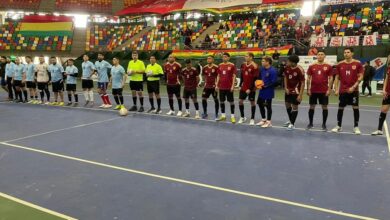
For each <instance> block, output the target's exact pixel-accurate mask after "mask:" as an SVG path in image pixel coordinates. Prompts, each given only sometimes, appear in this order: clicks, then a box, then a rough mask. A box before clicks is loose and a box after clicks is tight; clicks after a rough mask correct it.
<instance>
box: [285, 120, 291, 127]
mask: <svg viewBox="0 0 390 220" xmlns="http://www.w3.org/2000/svg"><path fill="white" fill-rule="evenodd" d="M290 124H291V122H290V121H286V122H285V123H284V124H283V127H288V126H289V125H290Z"/></svg>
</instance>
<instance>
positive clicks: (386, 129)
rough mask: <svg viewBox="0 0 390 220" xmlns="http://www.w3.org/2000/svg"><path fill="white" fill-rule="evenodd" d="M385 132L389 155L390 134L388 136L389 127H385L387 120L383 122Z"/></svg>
mask: <svg viewBox="0 0 390 220" xmlns="http://www.w3.org/2000/svg"><path fill="white" fill-rule="evenodd" d="M384 127H385V132H386V139H387V148H388V150H389V154H390V134H389V127H388V126H387V120H385V122H384Z"/></svg>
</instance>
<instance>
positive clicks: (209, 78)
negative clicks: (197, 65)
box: [202, 56, 219, 119]
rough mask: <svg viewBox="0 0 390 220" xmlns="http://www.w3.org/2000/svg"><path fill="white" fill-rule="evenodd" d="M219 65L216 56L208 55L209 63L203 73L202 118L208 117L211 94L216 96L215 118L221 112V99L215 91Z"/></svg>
mask: <svg viewBox="0 0 390 220" xmlns="http://www.w3.org/2000/svg"><path fill="white" fill-rule="evenodd" d="M217 72H218V66H217V65H215V64H214V57H212V56H209V57H207V65H206V66H204V67H203V72H202V75H203V77H204V81H205V85H204V89H203V94H202V107H203V115H202V118H203V119H206V118H208V114H207V99H208V98H209V97H210V95H212V96H213V98H214V103H215V118H218V112H219V100H218V93H217V92H216V91H215V82H216V80H217V76H218V73H217Z"/></svg>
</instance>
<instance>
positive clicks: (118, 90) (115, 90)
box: [112, 89, 123, 95]
mask: <svg viewBox="0 0 390 220" xmlns="http://www.w3.org/2000/svg"><path fill="white" fill-rule="evenodd" d="M122 92H123V89H112V95H122Z"/></svg>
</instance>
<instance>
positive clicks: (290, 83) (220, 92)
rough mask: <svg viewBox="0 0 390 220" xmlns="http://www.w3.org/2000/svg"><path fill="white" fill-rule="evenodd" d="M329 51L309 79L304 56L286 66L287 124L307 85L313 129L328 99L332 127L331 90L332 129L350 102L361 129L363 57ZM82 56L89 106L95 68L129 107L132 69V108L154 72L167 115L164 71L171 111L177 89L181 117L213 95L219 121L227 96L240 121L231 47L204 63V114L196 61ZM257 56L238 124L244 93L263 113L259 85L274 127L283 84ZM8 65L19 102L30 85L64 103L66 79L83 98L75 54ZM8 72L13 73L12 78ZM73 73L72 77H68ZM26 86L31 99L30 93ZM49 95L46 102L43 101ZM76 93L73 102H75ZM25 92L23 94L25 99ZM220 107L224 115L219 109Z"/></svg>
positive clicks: (152, 95)
mask: <svg viewBox="0 0 390 220" xmlns="http://www.w3.org/2000/svg"><path fill="white" fill-rule="evenodd" d="M325 58H326V55H325V52H324V51H319V52H318V54H317V62H316V63H314V64H312V65H310V67H309V69H308V71H307V79H305V72H304V70H303V68H302V67H301V66H299V65H298V63H299V57H298V56H296V55H291V56H289V57H288V60H287V67H286V69H285V71H284V85H285V104H286V111H287V115H288V118H289V121H288V122H286V123H285V124H284V126H285V127H287V129H288V130H293V129H294V128H295V122H296V119H297V116H298V106H299V104H300V103H301V101H302V97H303V94H304V89H305V82H306V85H307V95H308V96H309V97H310V99H309V104H310V109H309V112H308V115H309V124H308V126H307V129H308V130H310V129H312V128H313V118H314V110H315V106H316V105H317V104H320V105H321V106H322V128H321V129H322V130H323V131H327V126H326V123H327V118H328V103H329V96H330V95H331V93H332V91H333V92H334V94H335V95H336V96H339V108H338V112H337V126H336V127H335V128H333V129H332V132H336V133H337V132H341V131H342V121H343V112H344V108H345V107H346V106H347V105H351V106H352V109H353V115H354V128H353V132H354V133H355V134H361V132H360V129H359V127H358V124H359V118H360V113H359V88H358V87H359V83H360V82H361V80H362V78H363V72H364V70H363V66H362V64H361V63H360V62H359V61H358V60H355V59H353V48H345V49H344V58H345V59H344V60H342V61H341V62H339V63H338V64H337V65H336V67H335V69H333V67H332V66H331V65H329V64H328V63H326V62H325ZM83 60H84V62H83V63H82V65H81V66H82V77H81V78H82V89H83V94H84V98H85V100H86V102H85V106H93V105H94V94H93V87H94V85H93V84H94V83H93V80H92V77H93V75H97V76H98V93H99V94H100V96H101V99H102V102H103V104H102V105H101V106H100V107H101V108H111V107H112V104H111V102H110V98H109V96H108V94H107V89H108V88H109V87H111V88H112V95H113V97H114V100H115V103H116V104H117V105H116V107H115V109H117V110H120V109H122V108H124V99H123V88H124V85H125V82H126V79H127V77H128V76H130V89H131V93H132V100H133V106H132V107H131V108H130V109H129V111H138V112H143V111H145V110H144V107H143V106H144V97H143V90H144V85H143V84H144V77H145V76H146V78H147V91H148V94H149V102H150V106H151V108H150V109H149V110H148V111H147V112H148V113H155V114H161V113H162V110H161V97H160V79H161V78H162V77H164V76H165V79H166V83H167V93H168V97H169V107H170V110H169V112H167V113H166V114H167V115H175V114H176V112H175V109H174V99H173V98H174V96H175V97H176V100H177V104H178V108H179V111H178V112H177V114H176V115H177V116H178V117H190V110H189V109H190V99H191V100H192V101H193V104H194V107H195V118H196V119H200V118H203V119H207V118H208V117H209V115H208V103H207V100H208V99H209V98H210V96H212V97H213V99H214V103H215V108H214V109H215V120H216V121H225V120H226V111H225V108H226V106H225V102H226V101H227V102H228V103H229V104H230V121H231V122H232V123H235V122H236V118H235V102H234V87H235V83H236V76H237V68H236V66H235V65H234V64H233V63H231V62H229V60H230V55H229V53H224V54H223V56H222V63H220V64H219V65H216V64H215V63H214V58H213V57H212V56H209V57H208V58H207V65H205V66H204V67H203V71H202V74H203V77H204V89H203V93H202V107H203V114H202V115H200V112H199V104H198V99H197V88H198V85H199V81H200V77H199V74H200V73H199V71H198V70H197V69H196V68H195V67H193V66H192V62H191V60H185V67H184V68H183V67H182V66H181V64H179V63H178V62H176V60H175V57H174V56H173V55H170V56H169V57H168V62H167V63H166V64H165V65H164V66H163V67H162V66H160V65H159V64H158V63H157V62H156V58H155V57H154V56H151V57H150V64H148V65H147V66H146V67H145V64H144V62H143V61H141V60H139V59H138V53H137V52H136V51H134V52H133V53H132V60H131V61H130V62H129V64H128V67H127V70H125V69H124V68H123V67H122V66H121V65H120V63H119V58H113V60H112V63H113V64H112V65H111V64H110V63H109V62H107V61H105V60H104V56H103V54H99V55H98V60H97V61H96V62H95V64H93V63H92V62H90V61H89V57H88V55H84V56H83ZM253 60H254V55H253V54H252V53H248V54H247V55H246V56H245V62H244V63H243V64H242V65H241V80H240V85H239V86H240V94H239V110H240V118H239V121H238V123H240V124H241V123H245V122H246V121H247V118H246V117H245V113H244V100H246V99H248V100H249V101H250V105H251V117H250V120H249V124H250V125H255V112H256V102H255V99H256V90H257V89H259V93H258V98H257V105H258V107H259V109H260V114H261V118H262V119H261V120H260V121H259V122H258V123H256V125H258V126H261V127H263V128H270V127H272V123H271V119H272V100H273V98H274V97H275V87H276V86H277V71H276V69H275V68H273V67H272V58H270V57H267V56H265V57H263V58H262V61H261V67H259V66H258V65H257V64H256V63H255V62H254V61H253ZM4 62H5V63H6V65H5V77H3V78H2V80H1V85H2V86H3V88H4V89H6V90H7V91H8V92H9V99H11V100H12V99H13V98H14V97H13V93H12V90H14V91H15V98H16V99H17V102H27V101H28V98H27V90H26V87H27V89H29V91H30V99H31V100H30V101H28V102H29V103H33V104H48V105H59V106H62V105H64V97H63V91H64V84H66V91H67V92H68V103H67V106H72V105H73V106H76V105H78V95H77V93H76V85H77V77H78V69H77V67H76V66H74V61H73V60H72V59H70V60H68V62H67V65H66V68H65V69H64V68H63V67H62V65H61V64H58V63H57V60H56V58H55V57H52V58H51V59H50V65H48V64H46V63H45V61H44V57H39V62H40V63H39V64H37V65H34V64H33V63H32V59H31V57H28V56H27V57H26V62H27V64H22V63H21V60H20V59H19V58H16V60H15V63H13V62H11V60H10V58H7V59H5V58H4V57H2V63H4ZM389 74H390V70H389V72H388V74H387V75H386V78H385V82H384V88H383V102H382V108H381V113H380V116H379V124H378V130H377V131H374V132H373V133H372V135H382V134H383V132H382V129H383V124H384V121H385V119H386V114H387V112H388V110H389V107H390V98H389V96H388V94H389V93H390V86H389V85H388V84H389V83H390V82H389V80H388V76H389ZM5 79H6V80H5ZM65 80H66V83H64V81H65ZM256 80H261V81H262V85H261V86H260V88H258V87H256V83H255V82H256ZM182 82H183V84H184V90H183V98H184V101H185V111H184V112H183V110H182V98H181V97H182V96H181V87H182ZM49 84H51V85H52V89H53V93H54V99H55V101H54V102H52V103H51V102H50V92H49V89H48V86H49ZM37 88H38V90H39V91H40V100H38V92H37ZM22 93H23V94H24V97H25V100H23V97H22ZM45 94H46V100H47V102H44V96H45ZM72 97H74V102H72ZM18 98H19V99H18ZM137 98H138V100H139V102H140V107H139V108H138V105H137ZM154 99H156V101H157V108H156V107H155V105H154ZM219 111H220V112H221V114H219Z"/></svg>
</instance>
